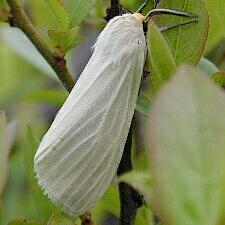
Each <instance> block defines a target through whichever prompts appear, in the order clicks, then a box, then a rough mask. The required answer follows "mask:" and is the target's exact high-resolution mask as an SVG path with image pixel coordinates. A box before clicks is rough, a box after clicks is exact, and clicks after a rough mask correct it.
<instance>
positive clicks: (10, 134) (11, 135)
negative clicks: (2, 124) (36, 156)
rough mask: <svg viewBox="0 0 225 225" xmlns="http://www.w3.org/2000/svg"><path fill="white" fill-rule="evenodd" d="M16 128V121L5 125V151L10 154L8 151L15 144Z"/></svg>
mask: <svg viewBox="0 0 225 225" xmlns="http://www.w3.org/2000/svg"><path fill="white" fill-rule="evenodd" d="M17 127H18V123H17V121H16V120H13V121H11V122H10V123H8V124H7V127H6V134H7V146H6V149H7V151H8V152H10V150H11V148H12V146H13V144H14V142H15V139H16V132H17Z"/></svg>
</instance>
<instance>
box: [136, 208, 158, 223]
mask: <svg viewBox="0 0 225 225" xmlns="http://www.w3.org/2000/svg"><path fill="white" fill-rule="evenodd" d="M135 225H154V223H153V215H152V211H151V210H150V209H149V208H148V207H146V206H144V207H141V208H140V209H138V213H137V217H136V220H135ZM155 225H160V224H155Z"/></svg>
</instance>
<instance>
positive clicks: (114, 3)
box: [104, 0, 128, 21]
mask: <svg viewBox="0 0 225 225" xmlns="http://www.w3.org/2000/svg"><path fill="white" fill-rule="evenodd" d="M127 12H128V11H127V10H126V9H124V8H123V6H122V5H120V2H119V0H111V6H110V7H109V8H108V9H107V10H106V17H105V18H104V19H105V20H106V21H109V20H111V19H112V18H114V17H115V16H119V15H122V14H124V13H127Z"/></svg>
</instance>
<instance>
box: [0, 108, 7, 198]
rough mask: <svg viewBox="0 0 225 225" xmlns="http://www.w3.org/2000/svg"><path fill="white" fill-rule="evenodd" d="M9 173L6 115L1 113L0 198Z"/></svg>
mask: <svg viewBox="0 0 225 225" xmlns="http://www.w3.org/2000/svg"><path fill="white" fill-rule="evenodd" d="M7 173H8V149H7V136H6V115H5V112H3V111H0V197H1V195H2V193H3V190H4V187H5V184H6V179H7Z"/></svg>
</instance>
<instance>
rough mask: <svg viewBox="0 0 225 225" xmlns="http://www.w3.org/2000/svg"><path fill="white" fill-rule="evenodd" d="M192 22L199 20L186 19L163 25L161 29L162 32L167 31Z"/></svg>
mask: <svg viewBox="0 0 225 225" xmlns="http://www.w3.org/2000/svg"><path fill="white" fill-rule="evenodd" d="M191 23H198V20H197V19H196V18H194V19H192V20H189V21H185V22H182V23H178V24H174V25H168V26H163V27H160V28H159V29H160V31H161V32H164V31H167V30H170V29H173V28H176V27H181V26H185V25H188V24H191Z"/></svg>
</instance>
